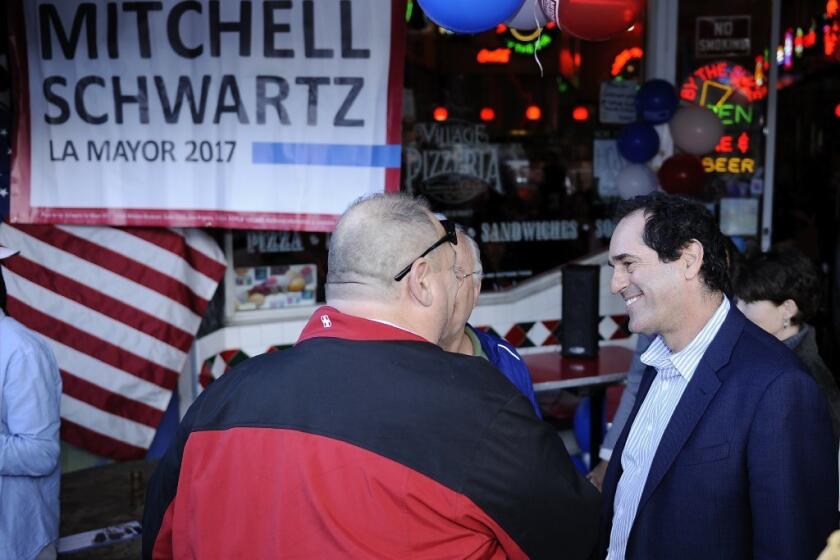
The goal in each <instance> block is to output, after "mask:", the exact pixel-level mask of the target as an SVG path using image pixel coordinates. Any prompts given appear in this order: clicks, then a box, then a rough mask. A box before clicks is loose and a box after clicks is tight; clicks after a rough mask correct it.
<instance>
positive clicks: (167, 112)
mask: <svg viewBox="0 0 840 560" xmlns="http://www.w3.org/2000/svg"><path fill="white" fill-rule="evenodd" d="M403 16H404V8H402V7H401V2H400V1H399V0H318V1H317V2H316V1H314V0H265V1H248V0H245V1H239V2H233V1H218V0H183V1H178V0H163V1H154V2H113V1H107V0H94V1H85V2H81V1H76V0H73V1H68V0H26V1H23V0H12V5H11V10H10V25H9V28H10V55H11V62H12V66H13V76H14V78H13V88H14V93H15V96H14V98H15V106H16V114H15V116H14V118H15V124H16V126H15V136H14V139H13V146H14V150H13V159H12V178H11V198H12V203H11V215H10V220H11V221H12V222H24V223H63V224H74V223H76V224H81V223H83V224H110V225H143V226H206V227H227V228H237V229H239V228H242V229H287V230H304V231H329V230H330V229H332V227H333V226H334V225H335V222H336V221H337V219H338V217H339V215H340V214H341V213H342V212H343V211H344V210H345V209H346V207H347V206H348V205H349V204H350V203H351V202H352V201H353V200H354V199H356V198H357V197H359V196H362V195H364V194H367V193H371V192H381V191H384V190H387V191H396V190H399V173H400V159H401V147H400V143H401V139H400V121H401V109H402V108H401V104H402V89H403V63H404V49H405V47H404V32H405V31H404V29H405V24H404V21H403Z"/></svg>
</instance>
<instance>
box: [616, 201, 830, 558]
mask: <svg viewBox="0 0 840 560" xmlns="http://www.w3.org/2000/svg"><path fill="white" fill-rule="evenodd" d="M616 220H617V226H616V229H615V231H614V233H613V236H612V240H611V241H610V251H609V262H610V265H611V266H612V267H613V268H614V272H613V277H612V282H611V290H612V291H613V293H616V294H619V295H621V297H622V298H623V299H624V301H625V303H626V305H627V312H628V315H629V317H630V324H629V326H630V330H631V331H633V332H638V333H645V334H648V335H653V334H654V333H658V336H656V338H655V339H654V340H653V342H652V343H651V345H650V346H649V347H648V349H647V350H646V351H645V352H644V353H643V354H642V356H641V361H642V362H643V363H645V364H646V365H647V370H646V372H645V374H644V377H643V379H642V383H641V386H640V388H639V395H638V398H637V399H636V403H635V405H634V407H633V411H632V412H631V414H630V418H629V420H628V422H627V424H626V425H625V428H624V430H623V432H622V434H621V437H620V438H619V440H618V442H617V444H616V446H615V449H614V451H613V455H612V459H611V460H610V462H609V467H608V468H607V475H606V478H605V480H604V494H603V495H604V509H605V512H604V513H605V515H604V519H605V521H606V527H605V530H604V531H603V532H602V535H604V538H605V539H608V540H607V542H605V543H604V548H603V549H602V551H603V553H604V554H605V555H606V557H607V558H608V559H609V560H619V559H624V558H627V559H645V560H658V559H662V560H666V559H668V560H670V559H673V558H680V559H681V560H690V559H697V560H700V559H703V560H705V559H708V558H718V559H732V560H736V559H738V560H741V559H744V558H779V559H782V558H784V559H789V558H816V556H817V555H818V554H819V552H820V550H821V549H822V547H823V545H824V544H825V540H826V538H827V537H828V535H829V534H830V533H831V531H832V530H833V529H834V528H836V526H837V490H838V486H837V449H836V442H835V441H834V436H833V434H832V429H831V420H830V418H829V415H828V410H827V407H826V403H825V398H823V397H822V394H821V392H820V389H819V387H818V386H817V384H816V383H815V382H814V380H813V379H812V378H811V377H810V376H809V375H808V374H807V373H806V372H805V370H804V369H803V366H802V364H801V363H800V362H799V361H798V360H797V359H796V357H795V356H794V355H793V353H792V352H791V351H790V350H788V349H787V348H786V347H785V346H784V345H783V344H781V343H780V342H779V341H778V340H776V339H775V337H773V336H770V335H768V334H767V333H765V332H764V331H763V330H762V329H760V328H758V327H756V326H755V325H753V324H752V323H751V322H750V321H748V320H747V319H746V318H745V317H744V316H743V315H742V314H741V312H740V311H738V309H737V308H736V307H735V306H734V305H732V304H731V303H730V301H729V299H728V298H727V297H726V295H725V292H727V291H728V289H729V288H728V284H729V279H728V274H727V262H726V253H725V248H724V240H723V235H722V234H721V233H720V230H719V228H718V226H717V223H716V222H715V219H714V217H713V216H712V215H711V214H710V213H709V212H708V210H706V208H705V207H704V206H702V205H700V204H699V203H696V202H693V201H689V200H687V199H683V198H680V197H675V196H668V195H663V194H661V193H656V194H653V195H648V196H645V197H637V198H635V199H632V200H628V201H625V202H624V203H622V205H620V207H619V209H618V213H617V217H616Z"/></svg>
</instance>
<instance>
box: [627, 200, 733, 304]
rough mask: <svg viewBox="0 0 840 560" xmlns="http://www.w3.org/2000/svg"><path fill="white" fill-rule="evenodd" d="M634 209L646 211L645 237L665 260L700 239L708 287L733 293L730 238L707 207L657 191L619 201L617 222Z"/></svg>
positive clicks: (704, 275)
mask: <svg viewBox="0 0 840 560" xmlns="http://www.w3.org/2000/svg"><path fill="white" fill-rule="evenodd" d="M634 212H642V213H643V215H644V217H645V227H644V232H643V235H642V239H643V240H644V242H645V245H647V246H648V247H650V248H651V249H653V250H654V251H656V253H657V255H658V256H659V260H660V261H661V262H673V261H675V260H677V259H679V258H680V255H681V254H682V250H683V249H684V248H685V247H686V246H687V245H688V244H689V243H691V242H692V241H695V240H696V241H697V242H699V243H700V245H702V246H703V264H702V266H701V267H700V276H701V278H702V280H703V283H704V284H705V286H706V288H707V289H708V290H709V291H711V292H724V293H726V294H729V293H730V292H731V289H730V281H729V272H728V261H727V254H726V238H725V236H724V235H723V234H722V233H721V232H720V227H719V226H718V224H717V221H715V217H714V216H713V215H712V213H711V212H709V210H708V209H707V208H706V207H705V206H703V205H702V204H700V203H699V202H696V201H693V200H689V199H687V198H684V197H681V196H675V195H668V194H665V193H660V192H656V193H652V194H649V195H645V196H637V197H635V198H631V199H628V200H624V201H622V202H621V203H619V205H618V208H617V209H616V214H615V223H618V222H620V221H621V220H622V219H623V218H625V217H626V216H628V215H630V214H633V213H634Z"/></svg>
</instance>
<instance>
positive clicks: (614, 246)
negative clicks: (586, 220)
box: [609, 211, 685, 335]
mask: <svg viewBox="0 0 840 560" xmlns="http://www.w3.org/2000/svg"><path fill="white" fill-rule="evenodd" d="M644 226H645V217H644V214H643V213H642V211H637V212H633V213H632V214H629V215H627V216H625V217H624V218H623V219H622V220H621V221H620V222H619V223H618V225H617V226H616V228H615V231H614V232H613V236H612V239H611V240H610V254H609V261H610V266H612V267H613V276H612V281H611V282H610V290H611V291H612V293H614V294H618V295H620V296H621V297H622V298H623V299H624V302H625V304H626V305H627V314H628V315H629V316H630V324H629V327H630V330H631V331H633V332H636V333H639V332H641V333H645V334H657V333H658V334H662V335H666V334H667V333H669V332H672V331H673V330H679V327H680V322H681V317H682V314H683V312H684V308H683V305H682V299H683V298H684V297H685V292H684V290H683V288H684V287H685V276H684V275H682V274H681V273H680V269H681V266H680V264H681V262H682V259H677V260H676V261H673V262H668V263H665V262H661V261H660V260H659V255H658V254H657V253H656V251H654V250H653V249H651V248H650V247H648V246H647V245H646V244H645V242H644V240H643V238H642V234H643V232H644Z"/></svg>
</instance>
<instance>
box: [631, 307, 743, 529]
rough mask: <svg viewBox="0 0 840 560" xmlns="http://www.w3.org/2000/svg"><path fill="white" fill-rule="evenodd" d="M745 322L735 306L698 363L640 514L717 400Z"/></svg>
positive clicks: (656, 462)
mask: <svg viewBox="0 0 840 560" xmlns="http://www.w3.org/2000/svg"><path fill="white" fill-rule="evenodd" d="M745 320H746V319H745V318H744V316H743V315H742V314H741V312H740V311H738V308H737V307H735V305H732V306H731V308H730V310H729V313H728V315H727V317H726V319H725V320H724V322H723V324H722V325H721V327H720V330H719V331H718V333H717V335H715V338H714V339H713V340H712V343H711V344H710V345H709V347H708V348H707V349H706V352H705V354H704V355H703V357H702V358H701V359H700V363H699V364H697V369H696V370H695V371H694V375H693V376H692V378H691V381H689V383H688V386H687V387H686V388H685V393H683V396H682V398H681V399H680V402H679V404H678V405H677V408H676V409H675V410H674V414H673V416H671V420H670V421H669V423H668V427H667V428H666V429H665V433H664V434H663V435H662V440H661V441H660V442H659V447H658V448H657V450H656V455H654V457H653V463H652V464H651V467H650V473H649V474H648V478H647V481H646V482H645V489H644V491H643V492H642V497H641V499H640V500H639V508H638V510H637V511H641V510H642V508H643V507H644V506H645V503H646V502H647V500H648V499H649V498H650V496H651V494H653V492H654V491H655V490H656V488H657V487H658V486H659V483H660V482H662V478H663V477H664V476H665V473H667V472H668V469H670V468H671V465H672V464H673V462H674V459H676V457H677V455H678V454H679V452H680V451H681V450H682V448H683V447H684V446H685V442H686V441H687V440H688V438H689V436H690V435H691V433H692V432H693V431H694V428H695V426H697V423H698V422H699V421H700V419H701V418H702V417H703V413H705V412H706V408H708V406H709V403H710V402H712V399H713V398H714V397H715V394H716V393H717V391H718V389H719V388H720V385H721V380H720V378H719V377H718V373H717V372H718V370H719V369H720V368H722V367H723V366H724V365H726V364H727V363H728V362H729V357H730V356H731V355H732V348H733V347H734V346H735V343H736V342H737V340H738V338H739V337H740V336H741V331H742V330H743V326H744V321H745ZM637 516H638V513H637Z"/></svg>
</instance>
